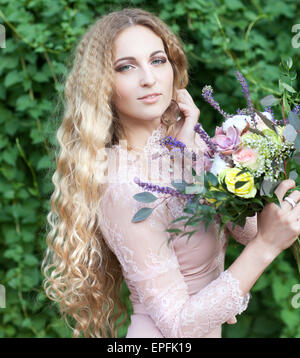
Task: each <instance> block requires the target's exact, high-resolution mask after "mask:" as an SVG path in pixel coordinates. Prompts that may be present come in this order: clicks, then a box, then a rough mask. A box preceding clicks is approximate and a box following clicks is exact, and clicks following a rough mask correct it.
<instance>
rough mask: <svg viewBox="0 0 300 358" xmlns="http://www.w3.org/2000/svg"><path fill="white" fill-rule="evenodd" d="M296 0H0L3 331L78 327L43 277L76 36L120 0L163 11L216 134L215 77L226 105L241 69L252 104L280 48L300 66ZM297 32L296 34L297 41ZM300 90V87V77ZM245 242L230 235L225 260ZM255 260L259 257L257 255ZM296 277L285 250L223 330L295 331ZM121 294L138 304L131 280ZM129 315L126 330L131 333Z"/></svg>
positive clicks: (239, 99)
mask: <svg viewBox="0 0 300 358" xmlns="http://www.w3.org/2000/svg"><path fill="white" fill-rule="evenodd" d="M297 3H298V0H286V1H284V2H283V1H281V0H273V1H267V0H252V1H241V0H214V1H205V0H188V1H180V0H158V1H151V2H149V1H146V0H132V1H124V0H110V1H102V0H18V1H16V0H0V24H3V25H4V26H5V29H6V47H5V48H0V124H1V127H0V148H1V153H0V197H1V199H0V210H1V215H0V235H1V239H0V262H1V266H0V283H1V284H2V285H4V286H5V288H6V307H5V308H0V337H72V334H71V331H70V329H69V328H68V327H67V326H66V324H65V323H64V322H63V321H62V320H61V319H60V316H59V311H58V309H57V307H56V306H55V305H54V304H53V303H52V302H50V301H49V300H48V299H47V298H46V297H45V294H44V292H43V290H42V287H41V282H42V274H41V271H40V264H41V260H42V257H43V254H44V250H45V248H46V244H45V225H46V215H47V213H48V210H49V198H50V195H51V193H52V190H53V184H52V182H51V175H52V174H53V171H54V163H55V162H54V152H53V150H51V148H52V147H51V146H52V145H55V143H56V137H55V131H56V129H57V128H58V126H59V122H60V115H61V110H62V104H61V103H62V101H61V98H62V90H63V84H62V83H63V81H62V80H63V78H64V76H66V74H67V73H68V71H69V69H70V66H71V60H72V58H71V55H72V50H73V49H74V46H75V45H76V44H77V42H78V39H79V36H80V35H81V34H83V33H84V32H85V31H86V29H87V27H88V26H89V25H90V24H91V23H93V22H94V21H95V20H96V18H97V17H98V16H100V15H102V14H106V13H108V12H110V11H114V10H118V9H121V8H124V7H140V8H144V9H146V10H149V11H152V12H154V13H155V14H156V15H158V16H159V17H160V18H161V19H162V20H164V21H165V22H166V23H167V24H168V25H169V26H170V27H171V28H172V29H173V30H174V32H175V33H177V34H179V35H180V36H181V38H182V40H183V42H184V44H185V50H186V53H187V56H188V59H189V64H190V68H189V73H190V84H189V86H188V88H187V89H188V91H189V92H190V93H191V95H192V97H193V98H194V101H195V103H196V104H197V105H198V106H199V108H200V109H201V117H200V120H201V122H202V123H203V126H204V128H205V129H206V130H207V131H208V132H209V134H212V133H213V131H212V129H213V128H214V126H215V125H217V124H220V123H221V120H222V118H221V116H220V115H219V114H218V113H217V112H216V111H215V110H214V109H213V108H211V107H209V106H208V105H207V104H206V103H205V102H204V100H203V99H202V97H201V89H202V87H203V86H204V85H206V84H210V85H212V86H213V88H214V90H215V92H214V93H215V95H214V97H215V99H216V100H217V101H218V102H219V103H220V104H221V106H222V108H223V109H224V110H225V111H226V112H229V113H234V112H235V111H236V109H237V108H243V107H244V106H246V103H245V99H244V97H243V94H242V91H241V88H240V85H239V83H238V82H237V80H236V77H235V74H234V71H235V70H237V69H238V70H240V71H241V72H242V73H243V75H244V76H245V77H246V79H247V81H248V84H249V87H250V92H251V96H252V99H253V101H254V103H255V106H256V108H260V109H262V108H261V106H260V104H259V100H260V99H261V98H262V97H264V96H266V95H268V94H274V95H276V94H278V78H279V68H278V65H279V63H280V58H281V56H283V55H288V56H291V57H292V58H293V60H294V63H296V71H297V72H298V71H299V67H300V61H299V57H300V56H299V55H300V48H293V47H292V44H291V40H292V37H293V36H295V34H294V33H292V32H291V29H292V26H293V25H294V24H297V23H300V8H299V6H298V8H297ZM299 42H300V41H299ZM298 88H299V87H298ZM242 249H243V246H242V245H240V244H238V243H236V242H235V241H234V240H233V239H232V238H231V241H230V247H229V249H228V251H227V257H226V263H225V266H226V267H228V266H229V265H230V263H231V262H232V261H234V259H235V258H236V257H237V256H238V254H239V253H240V252H241V251H242ZM253 264H255V263H253ZM297 283H300V278H299V276H297V273H296V270H295V265H294V261H293V257H292V256H291V253H290V251H288V250H286V251H285V252H283V253H282V254H281V255H280V256H279V257H278V258H276V260H275V261H274V262H273V263H272V264H271V265H270V266H269V267H268V268H267V269H266V271H265V272H264V274H263V275H262V276H261V277H260V278H259V280H258V281H257V283H256V284H255V286H254V287H253V288H252V290H251V293H252V299H251V300H250V303H249V307H248V309H247V311H245V312H244V313H243V314H242V315H241V316H237V319H238V322H237V324H235V325H227V324H224V326H223V337H298V338H300V325H299V321H300V308H298V309H295V308H293V307H292V305H291V300H292V297H293V296H294V295H295V293H292V292H291V290H292V287H293V285H295V284H297ZM121 294H122V297H123V299H124V301H125V302H126V304H127V306H128V311H129V314H131V313H132V307H131V303H130V301H129V298H128V289H127V287H126V285H125V284H124V285H123V288H122V292H121ZM128 324H129V320H128V322H127V324H126V325H125V326H123V327H122V328H121V329H120V331H119V337H124V336H125V335H126V331H127V327H128Z"/></svg>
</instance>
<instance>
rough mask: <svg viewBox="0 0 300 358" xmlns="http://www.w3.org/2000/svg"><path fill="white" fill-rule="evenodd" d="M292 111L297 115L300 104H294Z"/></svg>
mask: <svg viewBox="0 0 300 358" xmlns="http://www.w3.org/2000/svg"><path fill="white" fill-rule="evenodd" d="M293 112H294V113H295V114H297V115H298V114H299V112H300V106H299V105H296V106H295V107H294V109H293Z"/></svg>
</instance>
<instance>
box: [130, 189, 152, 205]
mask: <svg viewBox="0 0 300 358" xmlns="http://www.w3.org/2000/svg"><path fill="white" fill-rule="evenodd" d="M133 198H134V199H135V200H137V201H140V202H142V203H152V202H153V201H155V200H157V199H158V198H157V197H156V196H155V195H153V194H152V193H149V192H147V191H144V192H143V193H138V194H135V195H134V196H133Z"/></svg>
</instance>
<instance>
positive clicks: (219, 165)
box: [210, 154, 228, 176]
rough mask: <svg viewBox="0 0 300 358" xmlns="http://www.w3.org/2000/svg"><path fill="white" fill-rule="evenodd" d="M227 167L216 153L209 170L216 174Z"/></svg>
mask: <svg viewBox="0 0 300 358" xmlns="http://www.w3.org/2000/svg"><path fill="white" fill-rule="evenodd" d="M227 167H228V166H227V163H226V162H225V161H224V160H223V159H221V158H220V156H219V154H216V155H215V157H214V160H213V163H212V166H211V169H210V172H211V173H213V174H214V175H216V176H217V175H218V174H219V173H220V172H221V171H222V170H223V169H225V168H227Z"/></svg>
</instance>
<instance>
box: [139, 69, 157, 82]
mask: <svg viewBox="0 0 300 358" xmlns="http://www.w3.org/2000/svg"><path fill="white" fill-rule="evenodd" d="M155 82H156V78H155V75H154V73H153V71H152V69H151V68H149V67H146V68H144V69H142V74H141V79H140V84H141V86H143V87H144V86H152V85H154V83H155Z"/></svg>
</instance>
